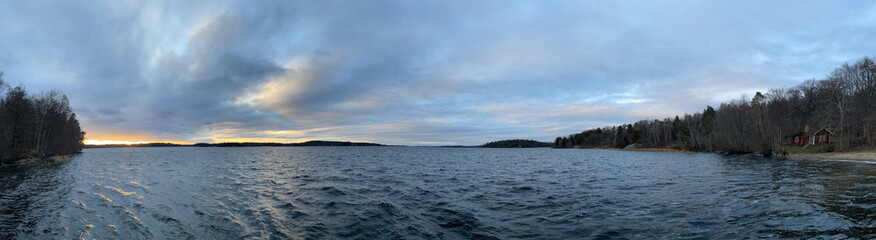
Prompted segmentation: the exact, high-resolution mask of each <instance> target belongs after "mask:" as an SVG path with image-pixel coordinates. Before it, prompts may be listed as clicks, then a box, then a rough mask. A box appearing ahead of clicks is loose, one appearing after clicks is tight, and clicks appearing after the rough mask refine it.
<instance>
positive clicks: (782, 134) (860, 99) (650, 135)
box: [554, 57, 876, 155]
mask: <svg viewBox="0 0 876 240" xmlns="http://www.w3.org/2000/svg"><path fill="white" fill-rule="evenodd" d="M807 125H809V126H812V127H813V128H814V129H815V130H817V129H820V128H822V127H825V128H827V129H828V130H829V131H831V132H832V133H833V136H832V137H831V141H832V146H831V149H835V150H839V151H843V150H850V149H854V148H873V147H876V63H874V61H873V59H871V58H869V57H865V58H863V59H861V60H859V61H857V62H855V63H853V64H843V65H842V66H840V67H838V68H836V69H835V70H833V71H832V72H831V73H830V74H828V75H827V76H826V77H824V78H822V79H811V80H808V81H806V82H804V83H802V84H800V85H799V86H796V87H792V88H784V89H770V90H769V91H767V92H766V93H761V92H757V93H755V94H754V96H753V97H751V98H748V97H745V96H743V97H742V98H740V99H736V100H733V101H730V102H728V103H723V104H721V105H720V107H718V109H714V108H713V107H711V106H707V107H706V109H705V110H703V112H701V113H695V114H685V115H684V116H682V117H679V116H676V117H675V118H666V119H663V120H657V119H654V120H642V121H638V122H636V123H633V124H625V125H620V126H611V127H604V128H597V129H591V130H587V131H584V132H581V133H577V134H572V135H569V136H565V137H558V138H556V140H555V142H554V143H555V145H556V146H557V147H561V148H571V147H618V148H621V147H625V146H627V145H629V144H634V143H635V144H641V145H643V146H644V147H659V148H675V149H682V150H691V151H718V152H727V153H763V154H765V155H772V154H773V153H776V152H778V151H783V146H785V145H787V144H788V142H789V141H790V139H791V138H792V137H794V136H797V135H799V134H800V133H801V131H803V129H804V128H805V126H807Z"/></svg>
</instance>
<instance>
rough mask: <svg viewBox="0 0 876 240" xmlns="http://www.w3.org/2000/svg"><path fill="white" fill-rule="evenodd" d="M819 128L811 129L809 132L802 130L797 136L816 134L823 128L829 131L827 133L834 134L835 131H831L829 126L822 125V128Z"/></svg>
mask: <svg viewBox="0 0 876 240" xmlns="http://www.w3.org/2000/svg"><path fill="white" fill-rule="evenodd" d="M817 129H818V130H809V131H808V132H800V133H798V134H797V136H798V137H800V136H814V135H815V134H816V133H818V132H821V130H824V131H827V134H831V135H833V132H831V131H830V129H827V127H822V128H817Z"/></svg>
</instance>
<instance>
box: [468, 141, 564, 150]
mask: <svg viewBox="0 0 876 240" xmlns="http://www.w3.org/2000/svg"><path fill="white" fill-rule="evenodd" d="M553 146H554V144H552V143H546V142H539V141H535V140H529V139H511V140H502V141H495V142H488V143H486V144H484V145H481V146H480V147H483V148H549V147H553Z"/></svg>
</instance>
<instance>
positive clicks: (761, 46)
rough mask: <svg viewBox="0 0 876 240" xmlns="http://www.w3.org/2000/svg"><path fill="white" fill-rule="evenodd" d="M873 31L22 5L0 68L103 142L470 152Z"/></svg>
mask: <svg viewBox="0 0 876 240" xmlns="http://www.w3.org/2000/svg"><path fill="white" fill-rule="evenodd" d="M874 23H876V8H874V4H873V3H870V2H865V1H860V2H858V1H849V2H798V1H787V2H781V1H775V2H760V1H750V2H745V1H743V2H738V1H710V2H698V1H638V2H581V1H550V2H532V1H378V2H373V1H368V2H364V1H361V2H360V1H260V2H249V1H185V2H179V1H165V2H158V1H149V2H120V1H92V2H87V3H86V2H48V1H26V2H23V1H19V2H15V1H10V2H3V3H0V26H2V27H3V28H2V29H3V30H2V31H0V69H2V70H3V71H5V72H6V73H7V76H6V77H7V80H9V81H10V82H13V83H24V84H26V85H27V86H28V87H29V88H30V89H31V90H33V91H39V90H45V89H60V90H62V91H64V92H66V93H67V94H68V95H69V96H70V98H71V101H72V103H73V105H74V106H73V107H74V108H75V109H76V110H77V111H78V112H80V117H81V118H82V122H83V124H85V127H86V130H87V131H88V132H89V134H88V136H87V137H88V138H91V139H107V140H151V141H156V140H170V141H189V142H196V141H223V140H254V139H266V140H273V141H298V140H302V139H329V140H359V141H379V142H386V143H398V144H475V143H481V142H485V141H488V140H495V139H501V138H518V137H529V138H537V139H539V140H550V139H551V138H552V137H554V136H557V135H561V134H567V133H571V132H577V131H581V130H583V129H585V128H591V127H600V126H604V125H610V124H620V123H625V122H632V121H635V120H638V119H643V118H661V119H662V118H664V117H673V116H674V115H677V114H682V113H684V112H694V111H699V110H701V109H702V108H703V107H704V105H706V104H712V105H714V104H717V103H719V102H721V101H726V100H728V99H730V98H733V97H738V96H740V95H741V94H743V93H748V94H751V93H753V92H754V91H763V90H766V89H768V88H771V87H785V86H792V85H795V84H797V83H799V82H801V81H803V80H805V79H807V78H811V77H819V76H822V75H823V74H826V73H827V72H829V71H830V70H831V69H832V68H833V67H835V66H837V65H839V64H841V63H843V62H847V61H853V60H855V59H857V58H860V57H863V56H867V55H872V52H874V50H876V49H874V48H876V45H872V44H869V40H870V39H873V37H874V32H876V31H874V27H876V24H874ZM126 136H127V137H126ZM123 138H126V139H123Z"/></svg>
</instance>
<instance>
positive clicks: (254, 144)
mask: <svg viewBox="0 0 876 240" xmlns="http://www.w3.org/2000/svg"><path fill="white" fill-rule="evenodd" d="M386 146H392V145H385V144H379V143H369V142H346V141H320V140H317V141H307V142H300V143H273V142H226V143H195V144H176V143H142V144H106V145H85V148H128V147H386Z"/></svg>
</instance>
